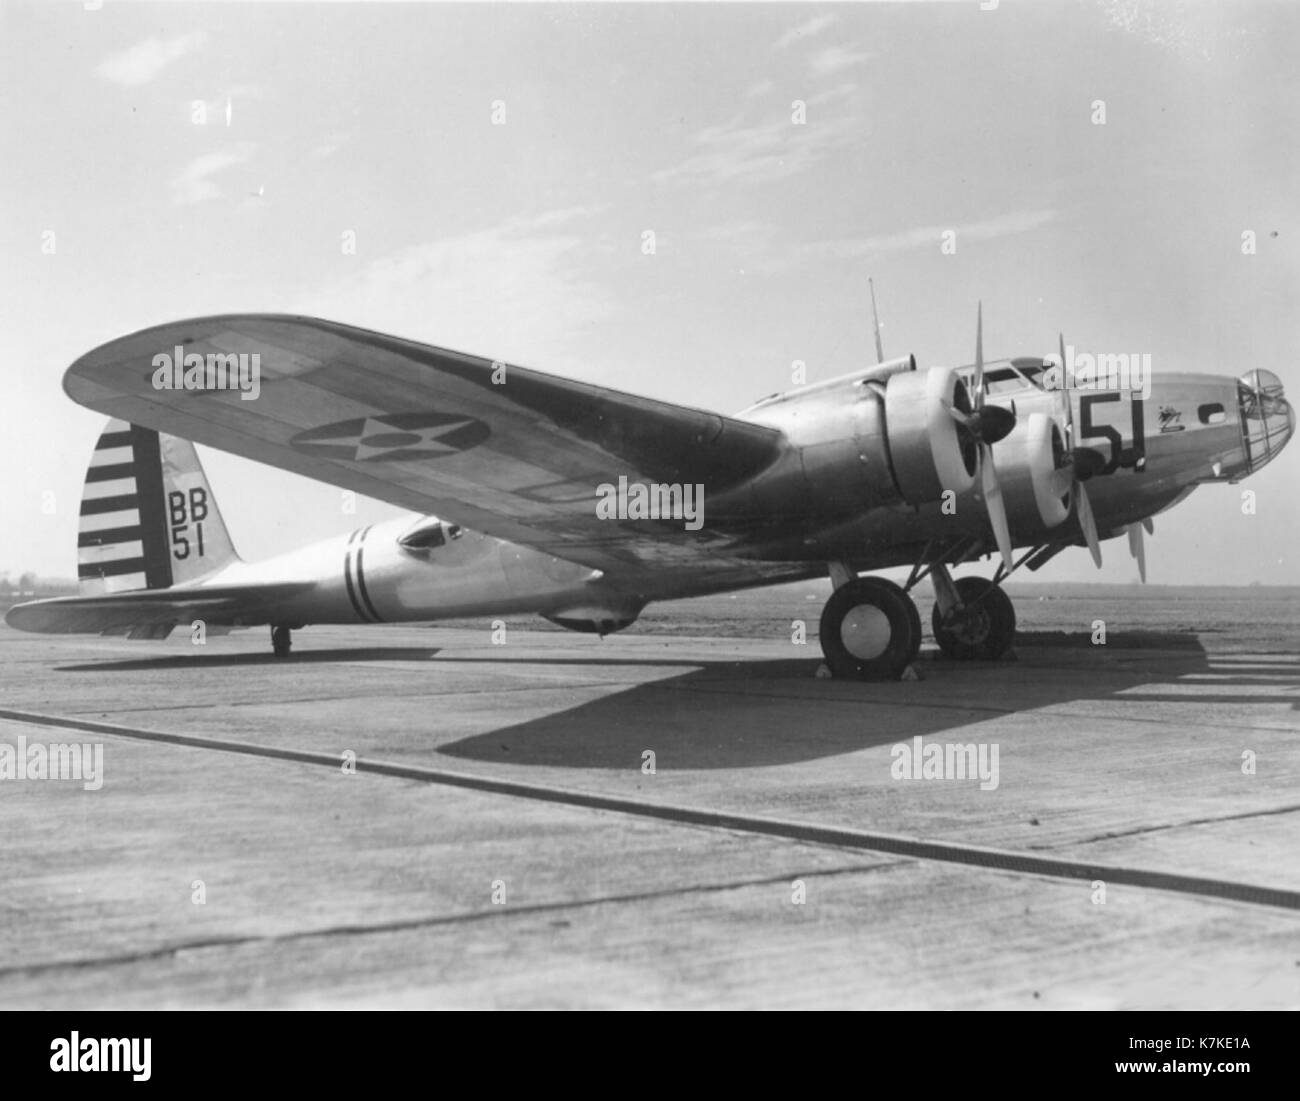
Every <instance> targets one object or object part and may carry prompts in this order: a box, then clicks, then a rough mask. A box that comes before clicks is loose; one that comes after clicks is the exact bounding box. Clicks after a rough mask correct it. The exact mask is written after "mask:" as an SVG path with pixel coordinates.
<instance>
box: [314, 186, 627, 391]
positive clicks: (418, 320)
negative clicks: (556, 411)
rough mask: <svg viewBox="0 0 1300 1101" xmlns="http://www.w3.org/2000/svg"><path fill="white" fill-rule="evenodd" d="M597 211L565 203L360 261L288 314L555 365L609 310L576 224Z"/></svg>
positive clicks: (589, 239) (591, 253)
mask: <svg viewBox="0 0 1300 1101" xmlns="http://www.w3.org/2000/svg"><path fill="white" fill-rule="evenodd" d="M599 209H600V208H588V207H567V208H564V209H562V210H554V211H547V212H543V213H541V214H537V215H533V216H529V217H517V218H511V219H509V220H507V221H505V222H502V223H500V224H499V225H496V226H492V227H490V228H486V229H478V230H473V231H470V232H466V233H460V234H455V235H453V236H449V237H444V238H440V239H438V240H433V241H425V242H421V243H418V244H412V245H410V246H408V247H406V248H403V249H399V250H398V251H396V252H392V253H390V254H388V255H386V256H381V257H378V258H377V259H375V260H372V261H370V262H369V263H365V264H364V266H363V267H361V268H360V270H359V271H357V273H356V274H354V275H349V276H346V277H344V278H343V279H341V280H338V281H337V282H335V283H334V284H333V285H330V286H327V287H325V288H323V289H321V290H320V291H318V292H316V293H313V294H311V295H310V296H307V297H305V298H303V299H302V300H301V301H300V302H299V303H297V305H296V308H298V309H301V310H302V311H303V312H306V313H309V314H315V315H318V316H325V317H332V318H336V319H338V320H347V321H350V322H351V323H353V324H358V325H364V326H366V327H369V328H373V329H377V330H379V331H382V332H394V333H399V334H401V335H402V336H407V337H410V338H413V339H416V340H427V341H429V342H430V343H432V344H435V345H438V346H441V347H448V348H455V349H458V350H462V351H466V352H471V353H475V354H478V355H484V356H493V357H497V356H499V357H501V358H502V359H504V360H506V361H508V362H512V363H522V364H525V365H528V364H533V363H545V364H546V366H547V369H550V370H555V369H564V368H565V367H569V366H571V363H572V360H571V358H570V356H571V350H572V349H573V348H574V346H575V341H577V340H580V338H581V337H582V336H583V331H584V329H585V328H587V327H589V326H590V325H592V324H593V323H596V322H599V321H601V320H603V319H605V318H606V317H608V316H610V315H611V314H612V313H613V312H614V311H615V308H616V306H615V302H614V299H613V297H612V296H611V294H610V292H609V291H608V290H607V289H606V288H607V282H606V281H603V280H602V281H598V280H595V279H593V278H592V277H591V272H592V271H593V269H594V267H595V264H596V261H597V258H598V254H599V252H600V250H599V247H598V245H597V242H596V240H595V238H594V236H592V235H589V234H586V233H582V232H579V231H577V228H576V225H577V223H579V222H581V221H582V220H583V219H586V218H588V217H590V216H591V215H593V214H595V213H596V212H597V211H598V210H599ZM364 244H365V243H364V240H362V241H361V242H360V246H361V250H362V252H364Z"/></svg>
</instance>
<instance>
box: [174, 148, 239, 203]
mask: <svg viewBox="0 0 1300 1101" xmlns="http://www.w3.org/2000/svg"><path fill="white" fill-rule="evenodd" d="M255 148H256V146H254V145H253V144H252V143H251V142H245V143H243V144H241V145H237V146H235V147H234V148H232V149H228V150H226V151H225V152H221V153H204V154H203V155H202V156H200V157H195V158H194V159H193V160H192V161H190V162H189V164H187V165H186V166H185V167H184V168H182V169H181V170H180V172H178V173H177V174H176V175H175V176H174V177H173V178H172V182H171V187H172V204H173V205H174V206H189V205H190V204H192V203H202V202H207V201H208V200H209V199H219V198H221V196H222V194H223V192H222V190H221V188H220V186H218V184H217V182H216V180H214V179H213V177H214V176H216V175H217V174H218V173H219V172H224V171H225V170H226V169H227V168H231V167H233V166H234V165H237V164H243V163H244V162H245V161H247V160H248V159H249V158H250V157H252V155H253V150H254V149H255Z"/></svg>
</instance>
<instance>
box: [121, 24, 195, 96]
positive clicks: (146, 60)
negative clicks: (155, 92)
mask: <svg viewBox="0 0 1300 1101" xmlns="http://www.w3.org/2000/svg"><path fill="white" fill-rule="evenodd" d="M206 41H207V35H206V34H204V33H203V32H202V31H195V32H194V33H192V34H183V35H180V36H179V37H178V38H168V39H162V38H146V39H145V40H144V41H143V42H139V43H137V44H136V45H134V46H132V47H131V48H130V49H127V50H123V51H122V52H121V53H115V54H112V55H110V56H109V57H106V58H105V59H104V60H103V61H102V62H100V64H99V67H98V68H97V69H96V70H95V71H96V72H97V73H99V75H100V76H102V77H104V78H105V79H106V80H111V81H112V82H113V83H114V84H122V85H125V86H126V87H135V86H137V85H140V84H148V83H149V82H150V81H151V80H153V79H154V77H156V76H157V75H158V74H159V73H161V72H162V71H163V69H165V68H166V67H167V66H168V65H170V64H171V63H172V62H173V61H179V60H180V59H181V58H182V57H184V56H185V55H186V54H188V53H193V52H194V51H195V50H197V49H198V48H199V47H200V46H202V45H203V43H204V42H206Z"/></svg>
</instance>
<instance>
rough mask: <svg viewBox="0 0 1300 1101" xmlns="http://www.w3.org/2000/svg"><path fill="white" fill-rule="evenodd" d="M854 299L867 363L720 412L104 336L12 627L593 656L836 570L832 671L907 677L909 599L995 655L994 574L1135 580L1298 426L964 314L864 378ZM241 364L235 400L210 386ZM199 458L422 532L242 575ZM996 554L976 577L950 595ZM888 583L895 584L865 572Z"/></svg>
mask: <svg viewBox="0 0 1300 1101" xmlns="http://www.w3.org/2000/svg"><path fill="white" fill-rule="evenodd" d="M874 299H875V295H874V288H873V289H872V309H873V321H874V322H875V338H876V339H875V343H876V359H877V362H876V363H875V364H874V365H872V366H870V367H865V368H860V369H857V370H855V371H852V372H850V373H848V374H845V375H841V376H839V377H837V378H832V379H829V380H826V381H820V382H814V383H811V384H807V385H803V386H799V387H797V388H795V389H791V390H789V391H786V392H783V393H778V394H774V395H772V396H770V397H767V398H764V399H763V400H761V401H759V402H757V403H756V404H754V405H752V406H750V407H749V408H747V409H745V410H743V411H742V412H740V413H738V414H736V415H735V416H730V417H728V416H723V415H720V414H717V413H712V412H707V411H704V410H699V409H694V408H689V407H686V406H682V405H676V404H672V403H669V402H664V401H658V400H653V399H650V398H645V397H637V396H635V395H632V394H627V393H622V392H619V391H615V390H611V389H605V388H603V387H599V386H595V385H592V384H589V383H584V382H576V381H572V380H568V379H563V378H559V377H557V376H553V375H548V374H544V373H542V372H540V371H535V370H530V369H527V368H524V367H518V366H515V365H513V364H506V363H503V362H501V361H499V360H489V359H485V358H482V357H477V356H472V355H466V354H463V353H460V352H455V351H450V350H447V349H443V348H437V347H432V346H430V345H426V344H421V343H417V342H414V341H411V340H405V339H401V338H398V337H394V336H388V335H385V334H382V333H377V332H371V331H368V330H365V329H359V328H355V327H352V326H348V325H343V324H338V323H335V322H330V321H324V320H319V319H315V318H309V317H301V316H291V315H277V314H237V315H223V316H212V317H199V318H194V319H190V320H183V321H175V322H170V323H167V324H164V325H159V326H156V327H153V328H149V329H144V330H142V331H140V332H136V333H133V334H130V335H128V336H124V337H121V338H119V339H116V340H113V341H110V342H109V343H107V344H104V345H102V346H100V347H98V348H95V349H94V350H92V351H91V352H89V353H87V354H86V355H84V356H82V357H81V358H80V359H78V360H77V361H76V362H75V363H73V364H72V366H71V367H70V368H69V369H68V370H67V372H66V374H65V376H64V389H65V390H66V392H67V393H68V395H69V396H70V397H71V398H72V399H73V400H74V401H77V402H79V403H80V404H82V405H84V406H86V407H87V408H90V409H93V410H96V411H98V412H101V413H104V414H106V415H107V416H109V417H110V418H111V420H110V422H109V424H108V426H107V427H106V428H105V430H104V432H103V434H102V435H101V436H100V437H99V440H98V442H97V444H96V447H95V451H94V456H93V459H92V461H91V464H90V467H89V470H88V471H87V474H86V482H85V490H84V497H83V500H82V503H81V515H80V533H79V537H78V558H79V567H78V574H79V583H80V594H79V595H77V596H73V597H63V598H57V599H52V600H39V601H33V602H29V603H25V604H19V605H16V606H15V607H13V608H12V609H11V610H10V611H9V613H8V614H7V615H6V617H5V619H6V622H7V623H8V624H9V625H10V626H13V627H16V628H18V629H20V630H24V631H39V632H51V633H75V632H85V633H100V634H106V635H121V636H125V637H127V638H133V639H135V638H145V639H160V638H165V637H166V636H167V635H168V634H169V633H170V632H171V631H172V630H173V629H174V628H176V627H177V626H190V625H193V624H197V623H199V622H201V623H202V624H203V625H204V628H205V630H206V631H207V632H209V633H214V634H220V633H225V632H227V631H229V630H231V629H234V628H240V627H251V626H269V627H270V633H271V645H272V650H273V653H274V654H275V655H276V656H277V657H282V658H283V657H287V656H288V655H289V653H290V648H291V638H292V636H291V632H292V631H295V630H298V629H301V628H303V627H306V626H307V625H309V624H369V623H403V622H418V623H425V622H432V621H436V620H439V619H447V618H463V617H472V616H484V617H488V616H501V615H517V614H521V613H536V614H539V615H541V616H543V617H545V618H546V619H548V620H550V621H551V622H553V623H556V624H559V625H561V626H563V627H566V628H570V629H572V630H575V631H587V632H594V633H598V634H600V635H602V636H604V635H606V634H608V633H610V632H613V631H618V630H621V629H622V628H625V627H627V626H628V625H629V624H631V623H633V622H634V621H635V620H636V618H637V617H638V615H639V614H640V613H641V611H642V609H643V608H645V606H646V605H647V604H649V603H651V602H653V601H660V600H667V599H678V598H683V597H691V596H700V595H705V594H709V593H720V592H727V591H734V590H739V589H745V588H753V587H758V586H763V585H770V584H776V583H781V582H790V581H797V580H807V579H810V578H814V577H826V576H827V575H829V577H830V579H831V581H832V585H833V591H832V594H831V596H830V598H829V599H828V600H827V602H826V604H825V606H824V608H823V610H822V614H821V620H820V642H821V648H822V652H823V655H824V657H825V665H826V667H827V668H828V669H829V671H830V673H831V674H832V676H835V677H839V678H846V679H866V680H876V679H880V680H888V679H898V678H900V677H904V676H906V675H908V670H909V668H910V667H911V665H912V663H913V662H914V661H915V659H916V657H917V654H918V652H919V649H920V646H921V641H922V628H921V621H920V615H919V613H918V612H917V609H916V605H915V603H914V602H913V600H912V597H911V595H910V591H911V590H912V588H913V587H914V586H915V585H917V584H918V583H920V582H921V581H922V580H924V579H925V578H929V579H930V581H931V583H932V585H933V587H934V591H935V598H936V599H935V607H934V612H933V616H932V621H931V628H932V631H933V634H934V637H935V640H936V642H937V643H938V646H939V649H940V650H941V651H942V653H943V655H945V656H946V657H948V658H951V659H955V660H985V661H991V660H996V659H998V658H999V657H1002V656H1003V655H1004V654H1005V653H1006V652H1007V650H1008V649H1009V648H1010V646H1011V644H1012V641H1013V638H1014V635H1015V622H1016V621H1015V610H1014V607H1013V605H1012V602H1011V600H1010V598H1009V597H1008V596H1007V595H1006V593H1005V591H1004V590H1003V588H1002V584H1003V582H1004V581H1005V580H1006V579H1007V577H1008V576H1010V575H1011V574H1012V572H1013V571H1015V570H1017V569H1019V568H1021V567H1022V566H1023V567H1027V568H1028V569H1030V570H1035V569H1038V568H1040V567H1041V566H1042V565H1043V564H1044V563H1045V562H1047V561H1048V560H1050V559H1051V558H1053V557H1054V556H1055V555H1057V554H1058V553H1060V552H1061V551H1063V550H1065V549H1066V548H1069V547H1076V546H1077V547H1086V548H1087V549H1088V550H1089V552H1090V553H1091V555H1092V557H1093V559H1094V560H1095V561H1096V563H1097V564H1098V565H1100V564H1101V549H1100V544H1101V542H1102V541H1103V540H1105V539H1109V538H1113V537H1116V536H1120V535H1126V536H1127V538H1128V542H1129V548H1130V551H1131V553H1132V554H1133V555H1134V557H1135V558H1136V559H1137V564H1138V567H1139V571H1140V573H1141V575H1142V577H1143V580H1145V572H1146V566H1145V550H1144V542H1143V532H1144V531H1145V532H1147V533H1150V532H1151V531H1152V530H1153V527H1152V521H1151V517H1153V516H1154V515H1156V514H1158V513H1160V512H1162V511H1163V510H1165V509H1168V508H1171V507H1172V506H1174V505H1175V504H1177V503H1178V502H1180V501H1182V500H1183V499H1184V498H1185V497H1186V496H1187V495H1188V494H1189V493H1191V492H1192V491H1193V490H1194V489H1195V488H1196V487H1197V486H1198V485H1201V484H1203V483H1208V482H1237V481H1239V480H1240V479H1242V478H1244V477H1246V476H1247V475H1249V474H1252V473H1254V472H1255V471H1257V470H1259V469H1260V468H1261V467H1262V466H1264V465H1265V464H1266V463H1268V462H1269V461H1271V460H1272V459H1273V458H1274V457H1276V455H1277V454H1278V453H1279V452H1280V450H1281V449H1282V447H1284V446H1285V444H1286V443H1287V441H1288V440H1289V439H1290V437H1291V435H1292V433H1293V432H1294V431H1295V412H1294V410H1293V409H1292V408H1291V406H1290V404H1289V403H1288V402H1287V400H1286V398H1285V396H1284V393H1283V387H1282V383H1281V381H1280V380H1279V379H1278V377H1277V376H1276V375H1275V374H1273V373H1272V372H1271V371H1268V370H1265V369H1263V368H1257V367H1256V368H1251V369H1249V370H1247V371H1246V372H1245V373H1244V374H1242V375H1241V376H1240V377H1239V378H1237V377H1231V376H1209V375H1201V374H1192V373H1186V372H1175V373H1167V374H1158V375H1156V376H1155V378H1154V380H1153V382H1152V383H1151V386H1152V389H1151V391H1150V398H1149V399H1148V398H1147V397H1144V396H1143V395H1142V394H1141V393H1139V392H1138V391H1137V390H1132V389H1128V390H1126V389H1122V388H1114V389H1082V388H1075V389H1067V388H1063V387H1060V386H1058V385H1055V384H1053V374H1052V372H1053V370H1054V369H1059V368H1060V367H1061V366H1062V365H1063V364H1064V363H1065V362H1066V358H1067V353H1066V347H1065V342H1064V338H1063V337H1062V338H1060V352H1059V356H1056V355H1054V356H1049V357H1042V358H1039V357H1019V358H1015V359H1008V360H995V361H991V362H989V363H985V361H984V351H983V309H982V304H981V306H980V308H979V309H978V310H977V315H976V338H975V361H974V363H973V364H972V365H969V366H965V367H958V368H949V367H941V366H934V367H928V368H924V369H923V368H920V367H918V365H917V362H916V359H915V357H913V356H911V355H907V356H902V357H899V358H895V359H891V360H886V359H885V358H884V351H883V348H882V346H881V340H880V325H879V320H878V318H877V317H876V316H875V301H874ZM173 353H174V355H173ZM241 357H243V358H241ZM169 364H170V368H169ZM250 364H251V365H253V366H255V367H257V368H258V371H257V372H256V374H257V378H256V379H255V380H253V379H251V376H250V379H249V380H248V381H254V382H255V383H256V385H255V386H254V387H244V386H234V385H230V386H225V387H224V388H223V386H222V385H221V384H222V382H223V379H224V381H225V382H230V381H231V380H232V379H236V376H237V374H238V380H239V381H241V382H242V381H245V374H241V373H238V372H237V371H236V366H237V365H242V368H241V370H242V369H243V368H247V367H248V366H249V365H250ZM160 365H161V366H160ZM171 368H174V374H169V373H168V371H169V369H171ZM182 368H183V374H182ZM191 383H193V385H192V386H191ZM196 442H197V443H200V444H204V445H206V446H210V447H213V448H218V449H220V450H224V451H227V452H230V453H232V454H234V455H239V456H242V457H244V458H247V459H251V460H254V461H256V462H259V463H265V464H269V465H271V466H274V467H278V468H280V469H282V470H288V471H292V472H294V473H297V474H302V475H306V476H307V477H310V478H315V479H318V480H321V481H324V482H328V483H332V484H334V485H336V486H339V487H341V488H342V489H345V490H352V491H354V492H356V493H358V494H364V495H367V496H370V497H374V498H378V499H379V500H381V501H385V502H388V503H389V504H392V505H395V506H399V507H401V508H403V509H406V510H409V511H413V512H416V513H418V514H419V518H418V519H416V520H415V521H414V522H412V520H411V519H410V518H409V517H405V518H398V519H394V520H390V521H387V522H385V523H377V524H373V525H369V526H366V527H364V528H359V529H357V530H355V531H352V532H351V533H349V534H347V535H340V536H338V537H336V538H331V539H326V540H324V541H321V542H318V543H315V544H313V545H311V546H308V547H304V548H302V549H299V550H295V551H292V552H290V553H287V554H282V555H279V556H277V557H274V558H271V559H269V560H266V561H262V562H244V561H243V560H241V559H240V557H239V556H238V555H237V553H236V552H235V548H234V546H233V544H232V543H231V539H230V535H229V532H228V530H227V529H226V526H225V523H224V522H223V520H222V516H221V511H220V509H219V507H218V505H217V501H216V498H215V496H214V495H213V493H212V488H211V486H210V485H209V483H208V481H207V479H206V477H205V475H204V473H203V468H202V466H201V465H200V463H199V459H198V456H197V454H196V452H195V449H194V443H196ZM692 490H695V491H696V496H697V498H698V499H697V500H695V501H694V505H695V506H696V508H697V509H698V515H695V516H694V517H693V522H692V516H691V513H690V510H689V508H688V506H689V505H690V504H691V503H692V502H691V500H690V498H691V497H692V493H691V491H692ZM656 506H658V507H656ZM1017 551H1019V555H1018V557H1017ZM994 555H996V556H997V559H998V561H997V565H996V568H995V571H994V573H993V576H992V577H990V578H983V577H973V576H968V577H962V578H960V579H958V580H954V579H953V577H952V570H953V569H954V568H955V567H957V566H960V565H962V564H965V563H969V562H974V561H976V560H978V559H980V558H983V557H985V556H988V557H989V558H992V557H993V556H994ZM900 566H910V567H911V570H910V576H909V578H908V580H907V582H906V584H904V585H898V584H895V583H894V582H892V581H890V580H888V579H886V578H882V577H877V576H870V574H869V571H879V570H883V569H888V568H893V567H900ZM864 574H867V576H863V575H864Z"/></svg>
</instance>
